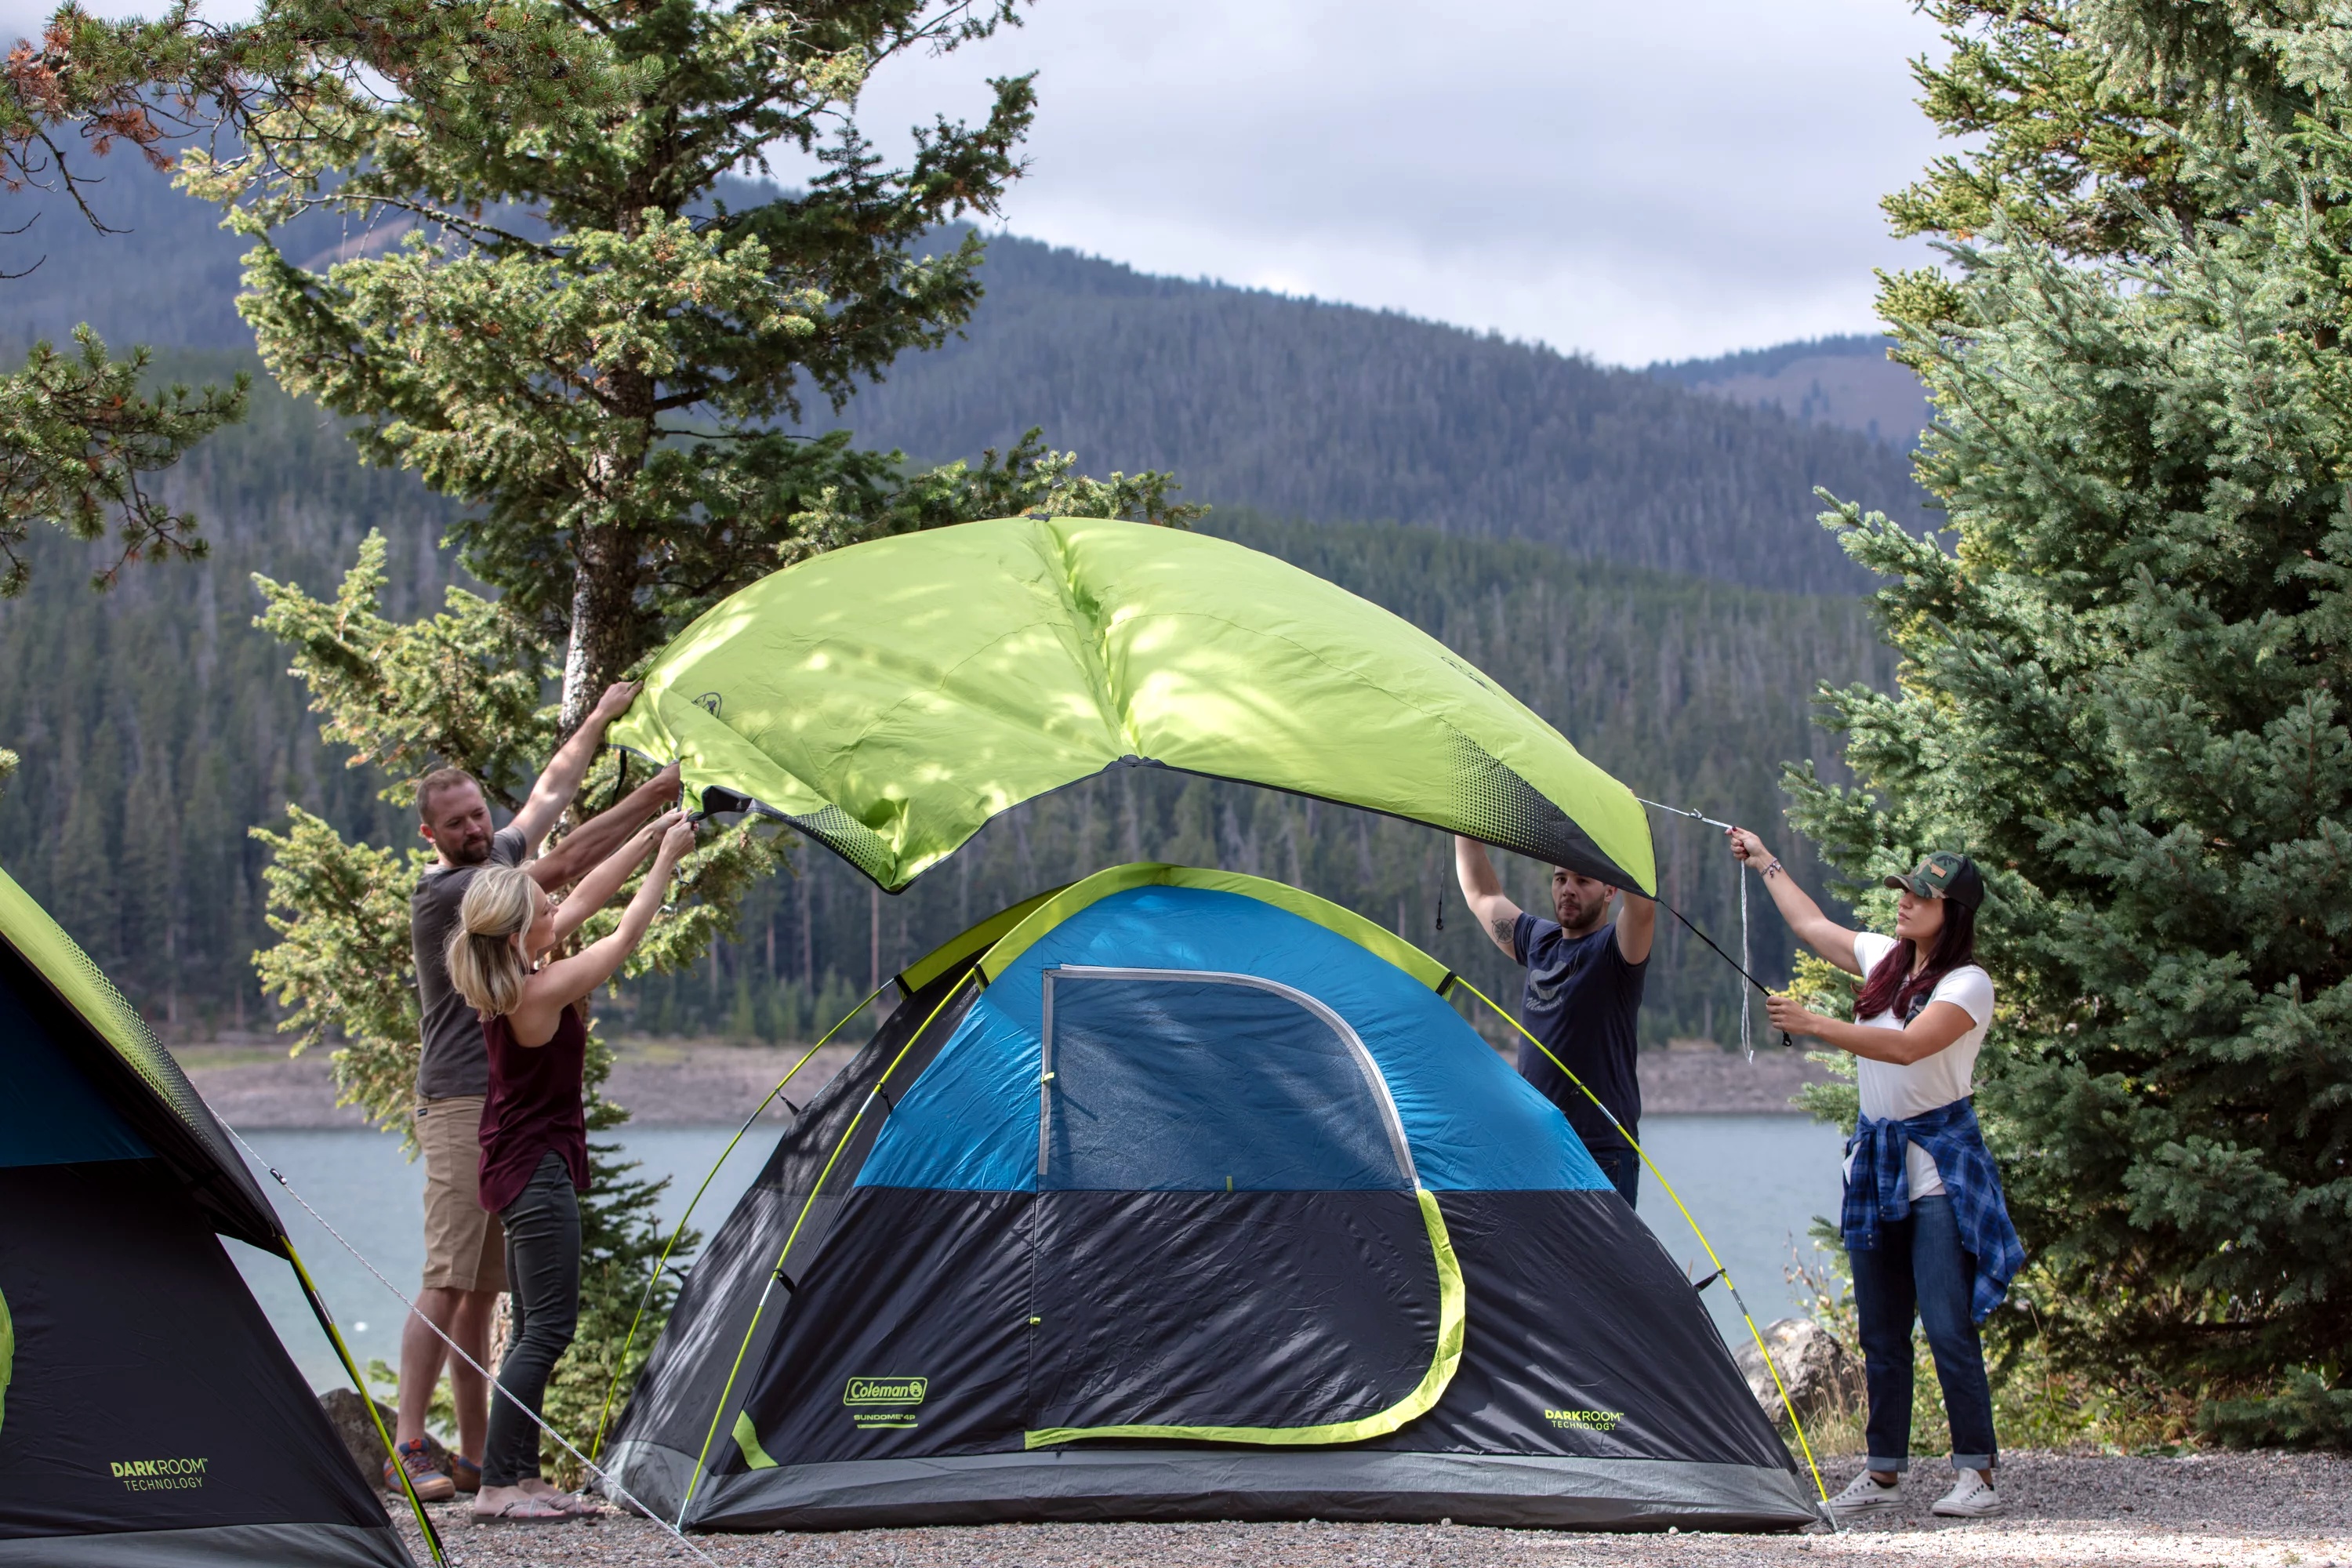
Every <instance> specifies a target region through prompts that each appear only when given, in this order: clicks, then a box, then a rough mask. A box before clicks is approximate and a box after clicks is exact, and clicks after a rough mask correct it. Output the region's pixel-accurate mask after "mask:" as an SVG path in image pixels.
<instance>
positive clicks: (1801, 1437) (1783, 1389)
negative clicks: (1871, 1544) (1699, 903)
mask: <svg viewBox="0 0 2352 1568" xmlns="http://www.w3.org/2000/svg"><path fill="white" fill-rule="evenodd" d="M1694 929H1696V928H1694ZM1454 981H1455V983H1456V984H1459V985H1460V986H1461V987H1462V988H1463V989H1464V990H1465V991H1467V992H1469V993H1470V994H1471V995H1473V996H1475V997H1476V998H1478V1000H1479V1001H1481V1002H1484V1003H1485V1004H1486V1005H1487V1006H1489V1007H1491V1008H1494V1012H1495V1016H1496V1017H1498V1018H1500V1019H1502V1020H1503V1021H1504V1022H1505V1023H1507V1024H1508V1025H1510V1026H1511V1027H1513V1028H1514V1029H1517V1030H1518V1032H1519V1033H1520V1034H1521V1035H1524V1036H1526V1037H1527V1041H1528V1044H1529V1045H1531V1046H1533V1047H1535V1048H1536V1049H1538V1050H1539V1051H1541V1052H1543V1054H1544V1057H1545V1058H1546V1059H1547V1060H1549V1062H1550V1063H1551V1065H1552V1066H1554V1067H1556V1068H1559V1070H1560V1072H1561V1073H1562V1074H1563V1075H1564V1076H1566V1078H1567V1079H1568V1081H1569V1082H1570V1083H1572V1084H1574V1085H1576V1087H1577V1088H1578V1089H1580V1090H1581V1091H1582V1093H1583V1095H1584V1098H1585V1099H1587V1100H1591V1101H1592V1103H1593V1105H1594V1106H1595V1107H1597V1108H1598V1109H1599V1110H1600V1112H1601V1115H1603V1116H1606V1117H1608V1118H1609V1125H1610V1126H1612V1127H1614V1128H1615V1129H1617V1132H1618V1135H1619V1136H1620V1137H1622V1138H1623V1139H1624V1140H1625V1142H1628V1143H1630V1144H1632V1145H1633V1152H1634V1154H1635V1155H1636V1156H1637V1157H1638V1158H1639V1159H1640V1160H1641V1162H1642V1163H1643V1164H1644V1165H1647V1166H1648V1167H1649V1170H1650V1174H1651V1175H1653V1176H1654V1177H1656V1178H1657V1182H1658V1185H1659V1186H1661V1187H1663V1188H1664V1189H1665V1194H1666V1196H1668V1197H1670V1198H1672V1199H1674V1201H1675V1208H1677V1209H1680V1210H1681V1211H1682V1216H1683V1223H1684V1224H1685V1225H1687V1226H1690V1227H1691V1234H1692V1235H1693V1236H1695V1237H1698V1244H1699V1246H1700V1247H1704V1248H1706V1260H1707V1261H1708V1262H1709V1263H1712V1264H1714V1265H1715V1271H1716V1273H1717V1275H1718V1276H1720V1277H1721V1278H1722V1280H1723V1285H1724V1289H1727V1290H1728V1291H1730V1292H1731V1300H1732V1302H1733V1304H1734V1305H1736V1306H1737V1307H1738V1309H1739V1317H1740V1321H1743V1322H1745V1323H1746V1324H1747V1325H1748V1338H1750V1339H1752V1340H1754V1341H1755V1342H1756V1353H1757V1354H1758V1355H1760V1356H1762V1357H1763V1358H1764V1369H1765V1370H1766V1371H1767V1372H1769V1373H1771V1374H1772V1386H1773V1387H1774V1388H1776V1389H1778V1390H1779V1391H1780V1408H1781V1409H1783V1410H1785V1411H1787V1412H1788V1413H1789V1425H1790V1426H1793V1427H1795V1428H1796V1432H1797V1447H1800V1448H1801V1449H1803V1450H1804V1454H1805V1468H1807V1469H1809V1470H1811V1472H1812V1475H1813V1490H1814V1491H1816V1492H1818V1493H1820V1494H1821V1500H1822V1518H1823V1519H1825V1520H1827V1521H1829V1526H1830V1530H1831V1531H1832V1533H1843V1532H1842V1531H1839V1530H1838V1521H1837V1510H1835V1509H1832V1507H1830V1489H1829V1488H1828V1487H1827V1486H1825V1485H1824V1484H1822V1467H1821V1464H1820V1462H1819V1461H1817V1460H1816V1459H1815V1458H1813V1445H1812V1443H1811V1440H1810V1439H1808V1438H1807V1437H1806V1436H1805V1424H1804V1422H1803V1421H1802V1420H1801V1419H1800V1418H1799V1416H1798V1415H1797V1404H1796V1401H1794V1400H1792V1399H1790V1397H1789V1385H1788V1384H1785V1383H1783V1382H1782V1381H1781V1380H1780V1365H1779V1363H1776V1362H1774V1361H1773V1359H1772V1352H1771V1351H1770V1350H1769V1349H1767V1348H1766V1347H1765V1344H1764V1335H1763V1333H1762V1331H1759V1329H1758V1328H1757V1327H1756V1319H1755V1318H1754V1316H1753V1315H1751V1314H1750V1313H1749V1312H1748V1303H1747V1302H1746V1301H1745V1300H1741V1298H1740V1295H1739V1286H1738V1283H1737V1282H1736V1281H1735V1280H1734V1279H1732V1278H1731V1270H1730V1269H1729V1268H1727V1267H1725V1265H1724V1261H1723V1259H1722V1258H1717V1256H1716V1255H1715V1244H1714V1243H1712V1242H1710V1241H1708V1240H1707V1238H1706V1232H1705V1231H1703V1230H1701V1229H1699V1227H1698V1221H1697V1220H1696V1219H1695V1218H1693V1217H1692V1215H1691V1212H1690V1209H1689V1208H1688V1206H1687V1205H1685V1204H1684V1203H1683V1199H1682V1194H1680V1193H1677V1192H1675V1184H1673V1183H1672V1182H1669V1181H1668V1180H1666V1173H1664V1171H1661V1170H1659V1169H1658V1167H1657V1163H1656V1162H1654V1161H1653V1160H1652V1159H1651V1158H1650V1155H1649V1152H1648V1151H1646V1150H1644V1149H1643V1147H1642V1145H1641V1143H1640V1142H1639V1141H1638V1140H1636V1139H1635V1138H1634V1136H1633V1134H1632V1133H1631V1132H1628V1131H1625V1124H1624V1123H1623V1122H1622V1121H1618V1120H1617V1117H1616V1113H1615V1112H1613V1111H1612V1110H1610V1109H1609V1108H1608V1107H1607V1106H1605V1105H1602V1104H1601V1097H1600V1096H1599V1095H1597V1094H1595V1093H1593V1092H1592V1090H1591V1089H1587V1088H1585V1084H1584V1080H1583V1079H1580V1078H1579V1077H1577V1076H1576V1074H1574V1073H1573V1072H1570V1070H1569V1067H1568V1064H1567V1063H1566V1062H1563V1061H1561V1060H1560V1059H1559V1058H1558V1057H1556V1056H1553V1055H1552V1054H1551V1048H1550V1047H1549V1046H1546V1045H1545V1044H1544V1043H1543V1042H1542V1041H1541V1040H1538V1039H1537V1038H1536V1037H1534V1036H1533V1035H1529V1034H1528V1030H1527V1026H1526V1025H1524V1024H1522V1023H1520V1022H1519V1021H1518V1020H1517V1018H1514V1017H1512V1016H1510V1015H1509V1014H1508V1013H1506V1012H1505V1011H1503V1009H1502V1008H1501V1007H1499V1006H1496V1003H1495V999H1494V998H1493V997H1491V996H1489V995H1487V994H1486V993H1485V992H1484V991H1481V990H1479V989H1478V988H1477V987H1476V986H1475V985H1473V984H1470V982H1469V981H1467V980H1465V979H1463V978H1462V977H1461V976H1460V975H1459V974H1457V975H1455V976H1454Z"/></svg>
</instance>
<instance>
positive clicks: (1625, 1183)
mask: <svg viewBox="0 0 2352 1568" xmlns="http://www.w3.org/2000/svg"><path fill="white" fill-rule="evenodd" d="M1636 1136H1639V1134H1636ZM1584 1152H1586V1153H1588V1154H1590V1155H1591V1156H1592V1163H1594V1164H1596V1165H1598V1166H1600V1167H1601V1174H1602V1175H1604V1176H1606V1177H1608V1178H1609V1184H1610V1185H1611V1186H1612V1187H1614V1188H1616V1189H1617V1195H1618V1196H1619V1197H1621V1198H1623V1199H1624V1200H1625V1204H1626V1206H1627V1207H1629V1208H1631V1207H1635V1206H1638V1205H1635V1204H1634V1202H1633V1194H1634V1193H1635V1192H1636V1191H1638V1190H1639V1188H1640V1183H1641V1180H1642V1156H1640V1155H1639V1154H1636V1153H1634V1152H1633V1145H1632V1144H1631V1143H1628V1142H1625V1139H1624V1135H1623V1134H1622V1133H1621V1132H1619V1131H1617V1130H1616V1129H1615V1128H1613V1127H1612V1128H1611V1129H1610V1130H1609V1138H1608V1141H1607V1142H1601V1143H1587V1144H1586V1145H1585V1146H1584Z"/></svg>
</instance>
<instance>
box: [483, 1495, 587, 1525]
mask: <svg viewBox="0 0 2352 1568" xmlns="http://www.w3.org/2000/svg"><path fill="white" fill-rule="evenodd" d="M579 1517H580V1516H579V1515H578V1514H576V1513H574V1512H572V1510H570V1509H568V1508H562V1507H559V1506H557V1505H556V1504H554V1503H551V1502H550V1501H549V1500H547V1498H546V1497H545V1496H543V1495H542V1496H538V1497H521V1498H517V1499H516V1500H514V1501H512V1502H510V1503H507V1504H505V1505H503V1506H502V1507H499V1508H493V1509H485V1508H483V1507H482V1506H481V1505H479V1504H476V1505H475V1507H474V1522H475V1523H476V1524H569V1523H571V1522H572V1521H573V1520H575V1519H578V1518H579Z"/></svg>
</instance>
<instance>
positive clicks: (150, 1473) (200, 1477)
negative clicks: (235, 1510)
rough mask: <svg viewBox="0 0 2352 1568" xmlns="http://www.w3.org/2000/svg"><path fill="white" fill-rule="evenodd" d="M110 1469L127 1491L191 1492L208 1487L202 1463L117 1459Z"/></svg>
mask: <svg viewBox="0 0 2352 1568" xmlns="http://www.w3.org/2000/svg"><path fill="white" fill-rule="evenodd" d="M108 1468H110V1469H111V1470H112V1471H113V1472H114V1479H116V1480H119V1481H121V1483H122V1487H123V1489H124V1490H125V1491H134V1492H163V1491H192V1490H194V1489H196V1488H197V1487H200V1486H203V1485H204V1484H205V1461H204V1460H202V1459H116V1460H113V1461H111V1462H110V1464H109V1466H108Z"/></svg>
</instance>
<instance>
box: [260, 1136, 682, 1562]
mask: <svg viewBox="0 0 2352 1568" xmlns="http://www.w3.org/2000/svg"><path fill="white" fill-rule="evenodd" d="M221 1125H222V1126H224V1127H228V1123H226V1121H224V1122H222V1123H221ZM228 1135H229V1136H230V1137H232V1138H234V1139H236V1141H237V1143H238V1145H239V1146H240V1147H241V1148H243V1149H244V1150H245V1152H246V1153H247V1155H249V1156H250V1157H251V1158H252V1160H253V1163H255V1164H257V1165H259V1166H260V1167H261V1168H262V1169H263V1170H265V1171H267V1172H268V1173H269V1174H270V1177H271V1179H272V1180H274V1181H275V1182H277V1184H278V1185H279V1186H280V1187H283V1188H284V1189H285V1190H286V1195H287V1196H288V1197H290V1198H292V1199H293V1200H294V1201H295V1202H296V1203H298V1204H300V1205H302V1211H303V1212H304V1213H305V1214H307V1215H310V1217H311V1218H312V1219H314V1220H317V1221H318V1222H319V1226H320V1229H322V1230H324V1231H325V1232H326V1233H327V1234H328V1235H329V1236H331V1237H334V1238H335V1239H336V1240H337V1241H339V1242H341V1243H342V1247H343V1250H344V1251H346V1252H348V1253H350V1254H351V1255H352V1257H353V1258H358V1259H359V1262H360V1267H361V1268H364V1269H366V1270H367V1271H368V1272H369V1273H370V1274H373V1276H375V1282H376V1283H377V1284H379V1285H381V1286H383V1288H384V1289H387V1290H389V1291H391V1292H392V1293H393V1295H394V1296H395V1297H398V1298H399V1300H400V1304H401V1305H402V1306H404V1307H405V1308H407V1309H408V1310H409V1312H410V1314H411V1315H412V1316H414V1317H415V1319H416V1320H417V1321H419V1322H421V1323H423V1324H424V1325H425V1327H426V1328H428V1329H431V1330H432V1331H433V1332H434V1333H435V1335H436V1336H437V1337H438V1338H439V1339H440V1341H441V1342H442V1343H443V1344H445V1345H447V1346H448V1347H449V1352H450V1353H451V1354H452V1355H454V1356H456V1357H457V1358H458V1359H459V1360H460V1361H463V1362H464V1363H466V1364H467V1366H470V1367H472V1368H473V1369H474V1370H475V1371H476V1372H478V1373H481V1374H482V1377H483V1379H484V1380H485V1381H486V1382H488V1384H489V1385H490V1388H491V1391H492V1392H493V1393H495V1394H498V1395H499V1397H500V1398H501V1399H505V1400H507V1401H509V1403H511V1404H512V1405H514V1407H515V1408H516V1409H518V1410H520V1411H521V1412H522V1413H523V1414H524V1415H528V1416H530V1420H531V1424H532V1425H533V1426H537V1427H538V1428H539V1429H540V1430H541V1431H542V1432H544V1433H546V1434H547V1435H548V1436H551V1437H552V1438H554V1439H555V1442H556V1446H557V1447H561V1448H562V1450H563V1451H564V1452H565V1453H567V1454H569V1455H571V1456H572V1458H575V1459H577V1460H579V1461H580V1464H581V1467H582V1468H584V1469H585V1470H586V1471H587V1472H588V1473H589V1474H590V1475H592V1476H594V1477H595V1478H596V1479H598V1480H600V1481H602V1482H604V1489H605V1495H607V1496H608V1497H613V1498H616V1499H618V1500H620V1501H622V1502H625V1503H626V1504H628V1505H629V1506H630V1507H631V1508H633V1509H635V1510H636V1511H637V1512H639V1513H641V1514H643V1515H645V1516H646V1518H647V1519H650V1520H652V1521H654V1522H655V1523H656V1524H658V1525H660V1526H661V1527H662V1529H664V1530H666V1531H669V1533H670V1534H671V1535H672V1536H673V1537H675V1538H676V1539H677V1543H678V1544H679V1545H680V1546H682V1547H684V1548H686V1550H687V1552H688V1553H690V1554H691V1555H692V1556H693V1557H694V1559H695V1561H697V1562H698V1563H709V1568H719V1565H718V1564H717V1563H715V1562H712V1560H711V1558H710V1556H709V1554H708V1553H707V1552H704V1551H703V1550H702V1549H701V1548H700V1547H698V1546H697V1545H695V1543H694V1542H691V1541H688V1539H687V1538H686V1536H685V1535H684V1534H683V1533H682V1532H681V1531H678V1530H677V1529H676V1528H675V1527H674V1526H672V1525H671V1524H670V1522H669V1521H667V1520H666V1519H664V1518H662V1517H661V1515H659V1514H657V1513H656V1512H654V1510H651V1509H649V1508H647V1507H646V1505H645V1504H644V1503H641V1502H639V1501H638V1500H636V1499H635V1497H634V1496H632V1495H631V1494H630V1492H629V1489H627V1488H626V1487H624V1486H623V1485H621V1483H620V1482H619V1481H617V1480H614V1479H613V1478H612V1476H611V1475H609V1474H607V1473H606V1472H605V1471H604V1470H603V1469H601V1468H598V1467H597V1465H596V1463H595V1461H594V1460H593V1459H591V1458H588V1456H587V1455H585V1454H583V1453H582V1452H581V1451H580V1450H579V1449H577V1448H575V1447H572V1445H571V1443H570V1442H569V1441H567V1440H566V1439H565V1437H564V1436H563V1434H562V1433H561V1432H558V1431H557V1430H556V1429H555V1428H554V1427H552V1426H549V1425H548V1424H547V1422H546V1420H545V1418H544V1417H542V1416H541V1415H539V1414H538V1413H537V1412H536V1411H534V1410H532V1409H531V1408H530V1406H529V1405H525V1404H524V1403H523V1402H522V1401H521V1400H520V1399H517V1398H515V1396H514V1395H513V1394H509V1393H508V1392H507V1390H506V1389H505V1388H504V1387H503V1386H501V1385H500V1384H499V1380H498V1377H497V1374H495V1373H492V1372H491V1371H490V1370H489V1369H488V1367H485V1366H484V1365H483V1364H482V1363H480V1362H478V1361H476V1360H475V1359H474V1358H473V1357H472V1356H470V1355H468V1354H467V1353H466V1347H465V1346H463V1345H461V1344H459V1343H458V1342H457V1341H456V1340H453V1339H451V1338H450V1337H449V1336H448V1335H447V1334H446V1333H445V1332H443V1331H442V1330H441V1328H440V1327H439V1325H437V1324H436V1323H435V1322H434V1321H433V1320H432V1319H430V1318H428V1317H426V1316H425V1314H424V1313H422V1312H420V1311H418V1310H416V1303H415V1302H414V1301H412V1300H409V1299H408V1296H407V1294H406V1292H404V1291H403V1290H402V1289H400V1287H399V1286H397V1285H394V1283H393V1282H392V1281H391V1280H389V1279H385V1278H384V1276H383V1269H381V1268H377V1267H376V1266H375V1265H374V1264H373V1263H371V1262H370V1261H368V1257H367V1254H365V1253H363V1252H362V1251H361V1250H360V1249H359V1248H358V1247H353V1246H352V1243H351V1240H350V1238H349V1237H346V1236H344V1235H343V1233H342V1232H341V1231H340V1230H337V1229H336V1228H335V1227H334V1226H332V1225H330V1224H329V1223H328V1221H327V1216H326V1215H322V1214H320V1212H319V1211H318V1210H317V1209H315V1208H312V1207H311V1206H310V1199H308V1198H306V1197H304V1196H303V1195H302V1194H300V1193H299V1192H296V1191H295V1190H294V1184H293V1183H291V1182H289V1181H288V1180H287V1179H286V1173H284V1172H283V1171H280V1170H279V1169H278V1167H277V1166H275V1165H273V1164H271V1163H269V1162H268V1160H266V1159H263V1158H262V1155H261V1151H260V1150H258V1149H256V1148H255V1147H254V1146H253V1145H252V1144H250V1143H248V1142H246V1141H245V1134H244V1133H242V1132H239V1131H237V1130H236V1128H234V1127H229V1128H228ZM288 1251H289V1252H291V1251H292V1247H291V1246H290V1244H289V1247H288ZM295 1268H296V1270H297V1271H298V1272H299V1271H300V1270H301V1265H300V1264H299V1263H298V1264H296V1265H295ZM302 1279H303V1281H304V1283H305V1284H306V1285H307V1284H308V1283H309V1281H310V1276H309V1274H307V1273H304V1274H303V1275H302ZM320 1310H322V1311H323V1310H324V1308H323V1305H321V1307H320ZM330 1332H332V1331H331V1330H330ZM336 1349H337V1350H338V1351H342V1341H341V1336H340V1335H337V1336H336ZM342 1353H343V1362H344V1365H345V1366H346V1368H351V1356H350V1352H347V1351H346V1352H342ZM351 1370H352V1376H353V1377H354V1378H356V1377H357V1376H358V1371H357V1369H356V1368H351ZM360 1397H361V1398H362V1399H364V1400H366V1401H367V1403H368V1406H369V1408H370V1410H371V1411H373V1408H374V1406H375V1400H374V1399H373V1396H371V1395H370V1394H368V1392H367V1388H366V1386H365V1384H362V1385H361V1388H360ZM377 1426H378V1428H379V1430H381V1428H382V1426H383V1420H382V1417H378V1418H377ZM398 1468H400V1469H401V1470H402V1476H403V1480H404V1481H405V1479H406V1467H404V1466H402V1467H398ZM411 1497H412V1500H414V1493H413V1492H412V1493H411ZM417 1512H418V1517H419V1519H420V1520H424V1510H423V1509H422V1508H421V1507H420V1508H419V1509H418V1510H417ZM425 1531H426V1532H427V1535H426V1538H427V1540H428V1541H430V1542H432V1543H433V1546H434V1548H435V1550H434V1559H435V1561H436V1562H443V1563H446V1562H447V1561H448V1559H447V1558H446V1557H444V1556H442V1555H441V1552H440V1550H439V1548H440V1539H439V1536H438V1534H437V1532H435V1531H433V1528H432V1525H431V1523H430V1521H425Z"/></svg>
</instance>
